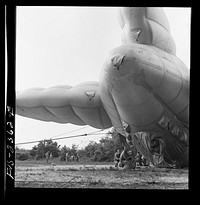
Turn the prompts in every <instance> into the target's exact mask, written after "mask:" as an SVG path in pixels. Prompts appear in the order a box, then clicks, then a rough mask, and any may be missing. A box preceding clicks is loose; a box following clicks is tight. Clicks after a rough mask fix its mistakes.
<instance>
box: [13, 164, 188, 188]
mask: <svg viewBox="0 0 200 205" xmlns="http://www.w3.org/2000/svg"><path fill="white" fill-rule="evenodd" d="M15 187H27V188H28V187H30V188H100V189H101V188H103V189H110V188H112V189H116V188H117V189H188V169H168V168H155V167H137V168H136V169H133V170H127V171H123V170H116V169H114V167H113V166H110V165H32V166H31V165H29V166H16V168H15Z"/></svg>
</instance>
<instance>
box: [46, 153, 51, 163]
mask: <svg viewBox="0 0 200 205" xmlns="http://www.w3.org/2000/svg"><path fill="white" fill-rule="evenodd" d="M49 155H50V152H49V151H48V152H47V153H46V154H45V157H46V163H48V161H49Z"/></svg>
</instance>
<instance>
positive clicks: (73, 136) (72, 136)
mask: <svg viewBox="0 0 200 205" xmlns="http://www.w3.org/2000/svg"><path fill="white" fill-rule="evenodd" d="M101 131H103V130H98V131H95V132H91V133H88V134H80V135H71V136H66V137H60V138H56V140H60V139H67V138H75V137H83V136H88V135H100V134H109V133H96V132H101ZM51 139H53V138H50V140H51ZM41 141H45V140H36V141H29V142H20V143H16V144H15V145H20V144H31V143H36V142H41ZM46 141H48V140H46Z"/></svg>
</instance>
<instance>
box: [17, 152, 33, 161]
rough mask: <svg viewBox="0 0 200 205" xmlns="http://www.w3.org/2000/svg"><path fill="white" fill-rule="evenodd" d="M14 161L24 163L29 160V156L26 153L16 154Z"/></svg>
mask: <svg viewBox="0 0 200 205" xmlns="http://www.w3.org/2000/svg"><path fill="white" fill-rule="evenodd" d="M16 159H18V160H20V161H24V160H28V159H31V156H30V154H29V153H27V152H17V153H16Z"/></svg>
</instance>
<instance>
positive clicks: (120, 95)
mask: <svg viewBox="0 0 200 205" xmlns="http://www.w3.org/2000/svg"><path fill="white" fill-rule="evenodd" d="M119 20H120V25H121V27H122V44H123V45H121V46H119V47H117V48H114V49H113V50H111V51H110V52H109V54H108V56H107V59H106V60H105V62H104V66H103V68H102V71H101V74H100V80H99V83H97V82H86V83H82V84H79V85H77V86H74V87H72V86H69V85H65V86H55V87H51V88H47V89H44V88H36V89H29V90H25V91H21V92H18V93H17V99H16V102H17V103H16V106H17V107H16V111H17V114H18V115H21V116H25V117H29V118H33V119H38V120H43V121H52V122H57V123H72V124H76V125H90V126H92V127H95V128H101V129H105V128H109V127H112V126H113V127H114V128H115V129H116V130H117V132H119V133H121V134H122V135H123V136H125V137H126V136H127V133H126V131H125V127H124V124H126V125H129V126H130V128H131V133H130V134H131V137H132V141H133V144H134V146H135V147H136V148H137V150H138V151H140V152H141V153H142V154H143V155H144V156H145V157H146V158H147V159H149V160H150V161H151V162H152V164H154V165H157V166H163V167H166V166H167V167H175V168H180V167H185V166H188V149H189V143H188V142H189V69H188V68H187V67H186V66H185V65H184V63H183V62H182V61H181V60H180V59H179V58H178V57H177V56H176V48H175V43H174V40H173V38H172V36H171V35H170V27H169V23H168V20H167V18H166V15H165V13H164V11H163V9H162V8H158V7H156V8H153V7H150V8H149V7H136V8H134V7H126V8H120V11H119ZM155 156H157V157H158V158H159V160H158V161H157V162H155V161H154V157H155Z"/></svg>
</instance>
